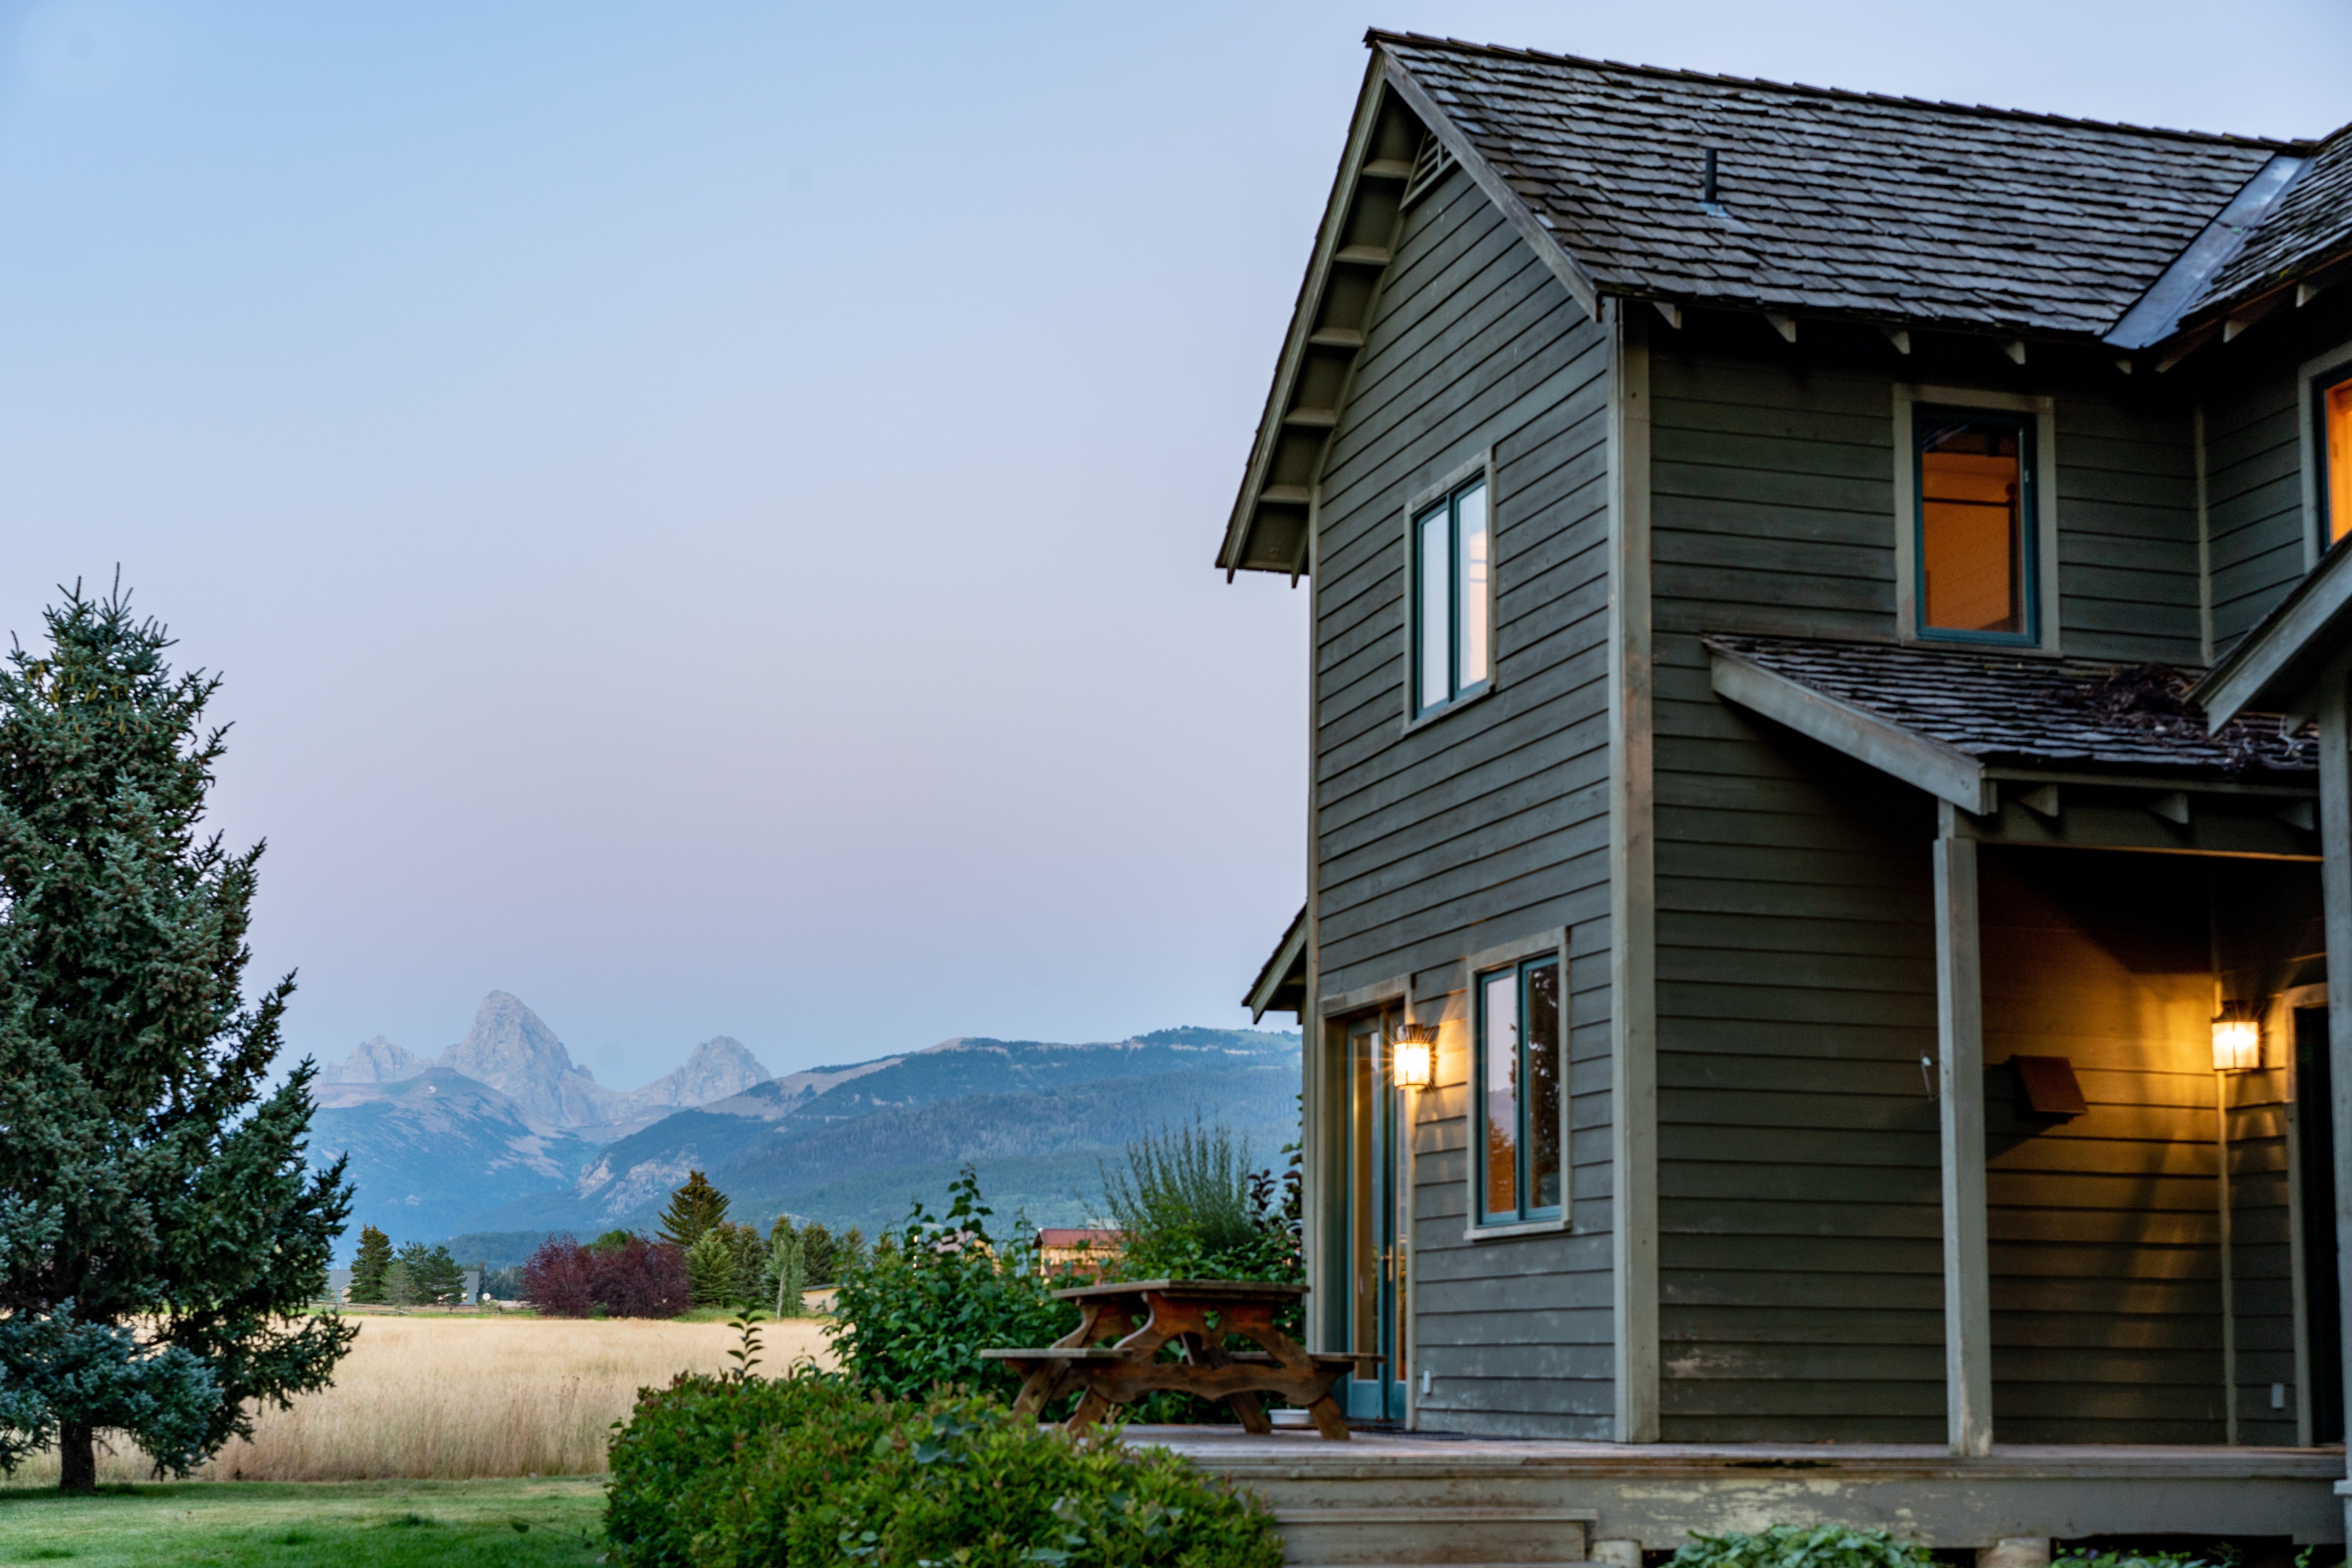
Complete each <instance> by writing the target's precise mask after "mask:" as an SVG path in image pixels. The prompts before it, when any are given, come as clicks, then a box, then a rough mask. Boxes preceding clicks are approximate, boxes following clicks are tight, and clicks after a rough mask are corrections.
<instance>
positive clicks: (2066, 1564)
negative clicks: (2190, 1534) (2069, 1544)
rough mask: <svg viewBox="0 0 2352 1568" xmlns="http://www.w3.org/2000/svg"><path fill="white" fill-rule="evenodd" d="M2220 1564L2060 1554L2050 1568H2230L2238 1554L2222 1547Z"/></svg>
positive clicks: (2153, 1556)
mask: <svg viewBox="0 0 2352 1568" xmlns="http://www.w3.org/2000/svg"><path fill="white" fill-rule="evenodd" d="M2218 1555H2219V1556H2220V1559H2221V1562H2220V1563H2218V1564H2217V1563H2215V1562H2214V1561H2213V1560H2212V1559H2210V1558H2204V1557H2200V1556H2198V1555H2197V1554H2196V1553H2195V1552H2060V1553H2059V1554H2058V1555H2057V1556H2056V1557H2054V1558H2053V1559H2052V1560H2051V1563H2050V1568H2230V1565H2232V1564H2234V1563H2235V1562H2236V1560H2237V1557H2238V1553H2237V1552H2236V1551H2235V1550H2234V1549H2231V1548H2229V1547H2224V1548H2223V1549H2222V1550H2221V1552H2220V1553H2219V1554H2218ZM2310 1559H2311V1552H2309V1551H2305V1552H2303V1553H2302V1554H2301V1555H2300V1556H2298V1557H2297V1558H2296V1559H2295V1563H2296V1565H2297V1568H2308V1564H2309V1562H2310Z"/></svg>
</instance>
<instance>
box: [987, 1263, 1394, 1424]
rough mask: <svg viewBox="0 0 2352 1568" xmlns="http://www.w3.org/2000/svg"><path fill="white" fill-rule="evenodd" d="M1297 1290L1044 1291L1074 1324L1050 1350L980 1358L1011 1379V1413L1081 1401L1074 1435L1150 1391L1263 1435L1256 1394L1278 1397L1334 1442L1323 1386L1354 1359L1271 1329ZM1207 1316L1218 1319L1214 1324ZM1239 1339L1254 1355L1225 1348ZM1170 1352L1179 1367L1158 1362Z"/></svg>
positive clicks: (1210, 1286)
mask: <svg viewBox="0 0 2352 1568" xmlns="http://www.w3.org/2000/svg"><path fill="white" fill-rule="evenodd" d="M1306 1293H1307V1287H1306V1286H1304V1285H1275V1284H1268V1283H1265V1282H1262V1281H1259V1280H1255V1279H1137V1280H1124V1281H1120V1282H1118V1283H1116V1284H1110V1285H1081V1286H1078V1287H1076V1289H1069V1290H1056V1291H1055V1292H1054V1295H1055V1299H1056V1300H1064V1301H1076V1303H1077V1304H1078V1326H1077V1327H1076V1329H1073V1330H1072V1331H1070V1332H1068V1333H1066V1334H1065V1335H1063V1336H1062V1337H1061V1338H1060V1339H1058V1340H1055V1342H1053V1343H1052V1344H1050V1345H1041V1346H1036V1347H1034V1348H1031V1349H1013V1350H984V1351H982V1352H980V1353H981V1355H982V1357H984V1358H985V1359H987V1360H990V1361H998V1362H1003V1363H1005V1364H1006V1365H1007V1366H1009V1367H1011V1368H1012V1369H1013V1371H1015V1372H1017V1373H1021V1378H1022V1382H1021V1394H1020V1397H1019V1398H1017V1399H1016V1400H1014V1401H1013V1409H1014V1410H1015V1411H1017V1412H1020V1413H1022V1414H1024V1415H1039V1414H1041V1413H1043V1412H1044V1410H1045V1407H1046V1406H1047V1405H1051V1404H1052V1403H1053V1402H1054V1401H1055V1400H1056V1399H1058V1398H1060V1397H1061V1396H1062V1395H1063V1394H1068V1393H1071V1392H1073V1391H1075V1390H1079V1389H1083V1390H1085V1394H1084V1395H1083V1397H1081V1398H1080V1399H1079V1401H1078V1407H1077V1409H1076V1411H1074V1412H1072V1414H1071V1415H1070V1419H1069V1422H1068V1426H1069V1428H1070V1429H1071V1430H1072V1431H1077V1430H1080V1429H1083V1428H1085V1427H1087V1426H1093V1425H1094V1424H1095V1423H1096V1422H1097V1421H1099V1420H1101V1419H1102V1418H1103V1417H1104V1416H1105V1415H1108V1414H1109V1413H1110V1411H1111V1409H1112V1407H1113V1406H1115V1405H1126V1404H1129V1403H1131V1402H1132V1401H1134V1400H1135V1399H1136V1398H1137V1397H1139V1395H1141V1394H1147V1393H1149V1392H1150V1391H1151V1390H1153V1389H1158V1388H1164V1389H1171V1390H1173V1391H1175V1392H1177V1393H1181V1394H1198V1395H1199V1396H1200V1397H1202V1398H1203V1399H1222V1400H1223V1401H1224V1402H1225V1403H1226V1404H1228V1405H1232V1406H1233V1409H1234V1415H1237V1416H1239V1417H1240V1418H1241V1423H1242V1426H1244V1428H1246V1429H1247V1430H1249V1431H1252V1432H1259V1433H1264V1432H1271V1431H1273V1430H1274V1423H1273V1422H1272V1421H1270V1420H1268V1419H1267V1418H1266V1415H1265V1410H1264V1409H1263V1408H1262V1407H1261V1406H1260V1405H1259V1404H1258V1395H1259V1394H1280V1395H1281V1396H1282V1397H1283V1398H1285V1399H1286V1400H1288V1401H1289V1402H1290V1403H1291V1404H1293V1405H1304V1406H1306V1408H1307V1418H1308V1419H1309V1420H1311V1421H1313V1422H1314V1423H1315V1429H1316V1430H1317V1431H1318V1432H1320V1433H1322V1434H1323V1436H1326V1437H1328V1438H1331V1439H1332V1440H1334V1441H1336V1442H1344V1441H1346V1440H1347V1436H1348V1422H1347V1417H1346V1416H1345V1415H1343V1414H1342V1413H1341V1411H1340V1409H1339V1401H1337V1400H1335V1399H1333V1398H1332V1397H1331V1385H1332V1384H1334V1383H1337V1382H1338V1381H1339V1376H1340V1374H1341V1373H1345V1372H1348V1371H1349V1370H1350V1369H1351V1368H1352V1367H1353V1366H1354V1365H1355V1363H1356V1362H1357V1361H1358V1360H1359V1359H1360V1358H1358V1357H1356V1356H1350V1355H1318V1354H1315V1353H1313V1352H1309V1351H1308V1350H1307V1349H1306V1347H1304V1346H1303V1345H1301V1344H1299V1342H1297V1341H1296V1340H1294V1339H1292V1338H1291V1337H1290V1336H1289V1335H1288V1334H1286V1333H1284V1332H1283V1331H1281V1330H1280V1329H1278V1328H1276V1326H1275V1322H1274V1318H1275V1314H1276V1312H1278V1311H1280V1310H1282V1309H1283V1308H1285V1307H1286V1306H1288V1305H1289V1304H1290V1303H1291V1302H1293V1301H1296V1300H1297V1299H1298V1298H1299V1297H1301V1296H1303V1295H1305V1294H1306ZM1211 1314H1214V1315H1215V1317H1216V1322H1215V1324H1214V1325H1213V1326H1212V1325H1211V1323H1210V1322H1209V1318H1210V1316H1211ZM1228 1339H1241V1340H1246V1341H1248V1342H1251V1343H1253V1344H1255V1345H1256V1346H1257V1347H1258V1348H1257V1349H1256V1350H1255V1351H1236V1350H1233V1349H1231V1348H1230V1347H1228V1346H1227V1345H1226V1343H1225V1341H1226V1340H1228ZM1171 1343H1174V1344H1176V1345H1178V1346H1179V1347H1180V1348H1181V1351H1182V1352H1183V1358H1184V1359H1183V1360H1181V1361H1161V1360H1160V1351H1161V1349H1162V1348H1164V1347H1165V1346H1167V1345H1169V1344H1171Z"/></svg>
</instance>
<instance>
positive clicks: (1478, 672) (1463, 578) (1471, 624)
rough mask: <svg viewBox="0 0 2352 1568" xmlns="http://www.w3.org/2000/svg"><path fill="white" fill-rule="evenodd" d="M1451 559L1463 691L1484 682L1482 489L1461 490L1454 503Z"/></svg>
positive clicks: (1484, 626) (1484, 573)
mask: <svg viewBox="0 0 2352 1568" xmlns="http://www.w3.org/2000/svg"><path fill="white" fill-rule="evenodd" d="M1454 542H1455V545H1456V552H1455V556H1454V559H1455V561H1456V562H1457V563H1459V566H1460V571H1459V572H1458V574H1457V576H1458V579H1459V589H1460V591H1459V592H1458V594H1457V595H1455V598H1454V609H1455V613H1456V615H1457V616H1459V617H1460V620H1461V625H1462V671H1461V684H1462V687H1463V689H1465V690H1466V689H1469V688H1471V687H1473V686H1475V685H1477V684H1479V683H1480V682H1481V681H1483V680H1485V679H1486V616H1487V598H1486V570H1487V567H1486V486H1484V485H1479V486H1477V487H1476V488H1475V489H1468V490H1465V491H1464V492H1463V493H1462V495H1461V496H1460V497H1459V498H1458V499H1457V500H1455V501H1454Z"/></svg>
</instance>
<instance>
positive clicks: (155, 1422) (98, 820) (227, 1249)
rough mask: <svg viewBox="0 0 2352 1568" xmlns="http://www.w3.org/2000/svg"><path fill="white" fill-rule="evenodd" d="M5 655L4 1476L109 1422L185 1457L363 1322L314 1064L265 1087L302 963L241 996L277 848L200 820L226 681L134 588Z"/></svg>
mask: <svg viewBox="0 0 2352 1568" xmlns="http://www.w3.org/2000/svg"><path fill="white" fill-rule="evenodd" d="M45 618H46V621H47V648H46V649H44V650H42V651H39V652H32V651H27V650H26V649H25V648H23V647H16V648H14V649H12V650H11V651H10V652H9V654H8V656H7V658H6V660H5V667H0V1129H5V1135H0V1470H7V1469H13V1468H14V1467H15V1466H16V1463H17V1462H18V1461H19V1460H21V1459H22V1458H24V1456H25V1455H26V1454H28V1453H32V1452H36V1451H38V1450H40V1449H42V1448H45V1447H49V1446H51V1445H55V1446H56V1447H57V1448H58V1455H59V1458H60V1461H61V1465H60V1469H61V1482H62V1485H63V1486H64V1487H65V1488H66V1489H68V1490H89V1489H92V1488H94V1487H95V1486H96V1484H97V1455H96V1447H95V1444H96V1435H97V1433H98V1432H99V1431H100V1430H101V1429H110V1430H114V1431H119V1432H121V1433H123V1434H125V1435H127V1436H129V1437H130V1438H131V1440H132V1441H134V1442H136V1443H137V1444H138V1445H139V1446H140V1447H142V1448H143V1449H144V1450H145V1451H146V1452H147V1454H148V1455H149V1456H150V1457H152V1458H153V1459H154V1460H155V1461H156V1462H157V1465H158V1466H159V1468H163V1469H168V1470H172V1471H175V1472H179V1473H184V1472H185V1471H186V1470H188V1469H189V1468H192V1467H194V1465H197V1464H201V1463H202V1462H203V1461H204V1459H205V1458H206V1457H208V1456H210V1455H211V1454H213V1453H215V1452H217V1451H218V1450H219V1448H220V1447H221V1445H222V1444H224V1443H226V1441H227V1440H228V1439H229V1438H230V1437H231V1436H244V1435H247V1434H249V1433H250V1432H251V1430H252V1424H253V1414H254V1411H255V1409H256V1408H257V1406H258V1405H259V1403H260V1402H261V1401H264V1400H270V1401H275V1402H276V1403H278V1404H279V1405H285V1404H287V1403H289V1400H290V1396H291V1395H293V1394H297V1393H301V1392H305V1391H308V1390H311V1389H317V1388H322V1387H324V1386H325V1385H326V1384H328V1382H329V1381H330V1380H331V1376H332V1373H333V1371H334V1366H335V1363H336V1361H337V1360H338V1359H339V1358H340V1357H341V1355H342V1354H343V1352H345V1351H347V1350H348V1349H349V1348H350V1346H351V1342H352V1336H353V1335H354V1334H355V1333H356V1332H357V1328H356V1326H355V1325H352V1324H348V1323H345V1322H343V1321H341V1320H340V1319H338V1318H336V1317H334V1316H332V1315H329V1316H325V1317H312V1316H311V1315H310V1302H311V1300H313V1298H315V1297H316V1296H317V1295H318V1294H319V1293H320V1291H322V1290H323V1289H324V1287H325V1284H326V1268H327V1263H328V1260H329V1258H330V1257H331V1250H332V1247H333V1246H334V1241H335V1238H336V1237H338V1236H339V1235H341V1231H342V1222H343V1220H344V1217H345V1216H346V1215H348V1214H349V1213H350V1209H351V1194H352V1189H351V1187H350V1185H349V1184H346V1183H345V1182H344V1180H343V1162H341V1160H338V1161H337V1162H336V1163H334V1164H333V1165H332V1166H331V1167H329V1168H327V1169H325V1170H322V1171H312V1170H311V1169H310V1167H309V1163H308V1161H307V1160H306V1158H305V1152H306V1139H307V1137H308V1134H309V1131H310V1112H311V1100H310V1082H311V1079H312V1078H313V1077H314V1076H315V1075H316V1072H317V1068H315V1067H314V1066H313V1064H311V1063H310V1062H309V1061H307V1060H305V1061H303V1062H301V1063H300V1064H299V1065H298V1066H296V1067H295V1068H293V1070H292V1071H290V1072H289V1073H288V1074H287V1076H286V1079H285V1081H284V1082H283V1083H281V1084H279V1085H278V1087H277V1088H276V1089H267V1087H266V1082H267V1079H268V1074H269V1069H270V1064H271V1062H272V1061H273V1060H274V1058H276V1057H277V1055H278V1047H279V1034H278V1030H279V1025H280V1021H281V1019H282V1017H283V1015H284V1013H285V1009H286V1003H287V998H288V997H289V995H290V994H292V992H293V989H294V984H293V979H292V977H291V976H290V975H289V977H288V978H286V979H284V980H282V981H280V982H278V984H276V985H274V986H271V987H269V988H268V989H267V990H265V991H263V992H262V993H261V994H260V995H259V997H258V999H257V1000H254V1001H250V1002H248V1000H247V998H246V996H245V994H244V978H245V969H246V965H247V963H248V962H249V960H250V958H251V952H250V950H249V949H248V948H247V932H248V931H249V929H250V925H251V920H252V904H253V898H254V891H255V886H256V872H257V866H258V863H259V860H260V857H261V847H260V846H258V845H257V846H255V847H253V848H251V849H248V850H247V851H245V852H243V853H242V854H231V853H229V852H228V851H227V850H226V849H224V848H223V847H222V845H221V841H220V838H219V837H218V836H217V835H215V836H212V837H199V834H198V824H199V823H200V821H201V819H202V817H203V814H204V807H205V793H206V791H207V790H208V789H209V788H210V786H211V784H212V782H213V772H214V768H215V764H216V763H218V762H219V760H220V757H221V755H222V753H223V751H224V736H225V734H226V731H225V730H223V729H214V728H208V727H207V726H206V724H205V708H206V705H207V704H208V703H209V702H210V701H211V700H212V699H213V697H214V695H215V692H216V691H217V690H218V689H219V684H220V682H219V678H218V677H215V676H207V675H205V673H203V672H202V671H191V672H188V673H184V674H178V675H175V674H174V673H173V671H172V669H171V668H170V666H169V665H168V664H167V663H166V661H165V658H164V654H165V650H166V649H168V648H169V647H171V646H172V642H171V639H170V638H169V637H167V636H166V635H165V633H164V631H163V627H162V626H158V625H157V624H156V623H154V622H153V621H142V620H139V619H137V618H135V617H134V616H132V614H131V604H130V601H129V599H128V598H127V597H126V596H125V595H122V594H121V591H120V589H119V587H118V589H117V591H116V592H115V593H114V594H113V595H110V596H109V597H107V598H105V599H103V600H100V599H93V598H85V597H84V596H83V595H82V593H81V590H80V588H79V586H77V587H76V588H74V589H73V590H72V591H71V592H70V593H68V595H66V598H65V600H64V602H63V603H62V604H60V605H57V606H55V607H53V608H51V609H50V610H48V611H47V613H46V616H45Z"/></svg>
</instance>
